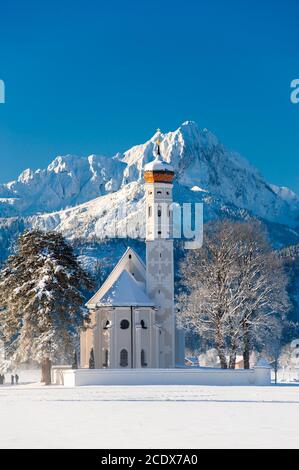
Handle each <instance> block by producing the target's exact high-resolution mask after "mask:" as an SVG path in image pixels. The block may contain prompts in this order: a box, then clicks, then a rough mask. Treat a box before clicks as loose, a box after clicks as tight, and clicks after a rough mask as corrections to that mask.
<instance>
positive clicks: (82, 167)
mask: <svg viewBox="0 0 299 470" xmlns="http://www.w3.org/2000/svg"><path fill="white" fill-rule="evenodd" d="M125 168H126V164H125V163H121V162H120V161H117V160H116V159H113V158H108V157H103V156H97V155H90V156H89V157H87V158H83V157H75V156H72V155H67V156H64V157H56V158H55V160H53V162H52V163H50V165H49V166H48V168H46V169H45V170H36V171H33V170H31V169H27V170H25V171H23V173H21V174H20V176H19V177H18V179H17V180H15V181H11V182H10V183H7V184H2V185H0V217H12V216H20V215H22V216H25V215H32V214H36V213H38V212H50V211H53V210H59V209H62V208H64V207H67V206H73V205H76V204H80V203H82V202H86V201H88V200H90V199H93V198H96V197H98V196H103V195H105V194H107V193H111V192H114V191H117V190H118V189H119V188H120V186H121V183H122V174H123V172H124V170H125Z"/></svg>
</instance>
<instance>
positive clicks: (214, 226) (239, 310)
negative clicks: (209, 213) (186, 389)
mask: <svg viewBox="0 0 299 470" xmlns="http://www.w3.org/2000/svg"><path fill="white" fill-rule="evenodd" d="M181 275H182V281H183V284H184V287H185V290H184V292H183V293H182V294H181V295H180V297H179V303H180V304H181V308H180V314H179V316H178V322H179V324H180V325H181V326H183V327H185V328H187V329H190V328H191V329H193V330H194V331H195V332H197V333H198V334H199V336H201V337H203V338H205V339H209V340H210V341H211V344H212V345H213V346H215V348H216V349H217V353H218V355H219V358H220V364H221V367H222V368H227V367H230V368H234V367H235V360H236V354H237V352H242V353H243V357H244V367H245V368H249V356H250V352H251V351H252V349H253V347H254V346H257V345H259V344H260V345H261V346H263V344H264V343H265V341H271V333H273V332H274V331H275V335H276V336H277V334H279V332H278V330H280V332H281V330H282V327H281V325H282V323H283V319H284V315H285V312H286V311H287V310H288V308H289V301H288V295H287V292H286V286H287V277H286V275H285V274H284V270H283V265H282V262H281V260H280V259H279V257H278V256H276V254H274V253H273V252H272V251H271V247H270V245H269V243H268V242H267V238H266V234H265V233H264V232H263V230H262V229H261V226H260V224H259V223H258V222H252V223H234V222H230V221H221V222H216V223H210V224H208V225H207V226H206V230H205V239H204V245H203V247H202V248H201V249H200V250H190V251H189V252H188V254H187V256H186V258H185V259H183V261H182V263H181ZM227 356H229V361H227Z"/></svg>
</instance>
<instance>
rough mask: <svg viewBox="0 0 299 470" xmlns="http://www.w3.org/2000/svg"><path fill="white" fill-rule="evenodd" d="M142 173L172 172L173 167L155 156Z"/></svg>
mask: <svg viewBox="0 0 299 470" xmlns="http://www.w3.org/2000/svg"><path fill="white" fill-rule="evenodd" d="M144 171H169V172H173V171H174V170H173V166H171V165H170V164H169V163H167V162H165V161H164V160H162V158H161V156H160V155H157V156H156V158H155V159H154V160H153V161H151V162H150V163H147V164H146V165H145V166H144Z"/></svg>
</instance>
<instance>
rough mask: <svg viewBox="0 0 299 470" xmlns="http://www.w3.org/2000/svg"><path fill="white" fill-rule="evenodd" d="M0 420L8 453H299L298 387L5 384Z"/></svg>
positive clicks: (31, 376) (32, 376) (30, 376)
mask: <svg viewBox="0 0 299 470" xmlns="http://www.w3.org/2000/svg"><path fill="white" fill-rule="evenodd" d="M20 378H21V381H24V382H27V381H28V382H30V381H32V380H37V379H38V375H37V374H36V373H29V372H26V373H25V372H21V373H20ZM7 379H8V376H7ZM0 417H1V430H0V447H1V448H110V449H112V448H218V447H221V448H223V447H229V448H239V447H249V448H253V447H257V448H264V447H267V448H294V447H295V448H299V432H298V430H299V429H298V428H299V385H297V384H293V385H292V384H289V385H278V386H272V387H208V386H144V387H136V386H132V387H116V386H114V387H100V386H98V387H79V388H75V389H70V388H63V387H57V386H51V387H44V386H40V385H38V384H36V383H31V384H30V383H21V384H20V385H18V386H10V385H8V384H6V385H4V386H0Z"/></svg>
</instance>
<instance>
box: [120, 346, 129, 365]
mask: <svg viewBox="0 0 299 470" xmlns="http://www.w3.org/2000/svg"><path fill="white" fill-rule="evenodd" d="M120 367H128V351H127V350H126V349H122V350H121V351H120Z"/></svg>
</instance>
